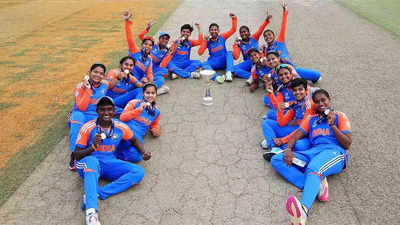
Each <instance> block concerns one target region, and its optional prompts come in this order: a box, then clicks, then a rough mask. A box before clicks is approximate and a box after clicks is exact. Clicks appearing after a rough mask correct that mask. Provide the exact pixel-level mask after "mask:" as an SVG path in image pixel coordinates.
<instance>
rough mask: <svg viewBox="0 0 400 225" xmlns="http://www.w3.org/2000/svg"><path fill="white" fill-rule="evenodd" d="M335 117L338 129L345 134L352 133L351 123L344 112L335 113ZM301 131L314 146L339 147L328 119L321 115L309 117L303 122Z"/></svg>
mask: <svg viewBox="0 0 400 225" xmlns="http://www.w3.org/2000/svg"><path fill="white" fill-rule="evenodd" d="M335 116H336V119H335V125H336V126H337V128H339V130H340V131H341V132H342V133H344V134H346V133H351V125H350V121H349V119H348V118H347V117H346V115H345V114H344V113H342V112H335ZM299 129H300V131H301V132H303V133H304V134H305V135H308V138H309V140H310V142H311V144H312V146H316V145H320V144H336V145H339V142H338V141H337V139H336V137H335V134H334V133H333V131H332V128H331V127H330V126H329V124H328V120H327V118H326V117H323V116H320V115H314V116H309V117H307V118H305V119H304V120H303V122H302V123H301V125H300V128H299Z"/></svg>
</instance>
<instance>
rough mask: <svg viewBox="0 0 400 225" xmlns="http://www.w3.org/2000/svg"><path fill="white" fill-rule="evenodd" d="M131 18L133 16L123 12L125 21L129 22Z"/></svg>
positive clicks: (128, 12)
mask: <svg viewBox="0 0 400 225" xmlns="http://www.w3.org/2000/svg"><path fill="white" fill-rule="evenodd" d="M132 16H133V14H132V13H131V12H130V11H125V13H124V19H125V20H129V19H130V18H131V17H132Z"/></svg>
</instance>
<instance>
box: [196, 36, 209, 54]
mask: <svg viewBox="0 0 400 225" xmlns="http://www.w3.org/2000/svg"><path fill="white" fill-rule="evenodd" d="M207 42H208V37H204V38H203V41H202V42H201V45H200V48H199V50H198V51H197V53H198V54H199V55H203V54H204V51H205V50H206V48H207Z"/></svg>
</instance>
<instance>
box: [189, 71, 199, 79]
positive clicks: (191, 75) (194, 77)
mask: <svg viewBox="0 0 400 225" xmlns="http://www.w3.org/2000/svg"><path fill="white" fill-rule="evenodd" d="M190 78H193V79H199V78H200V73H199V72H197V71H193V72H191V73H190Z"/></svg>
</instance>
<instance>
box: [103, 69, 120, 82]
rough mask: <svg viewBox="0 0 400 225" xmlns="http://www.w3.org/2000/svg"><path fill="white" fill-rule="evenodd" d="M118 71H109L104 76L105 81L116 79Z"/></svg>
mask: <svg viewBox="0 0 400 225" xmlns="http://www.w3.org/2000/svg"><path fill="white" fill-rule="evenodd" d="M119 70H120V69H119V68H116V69H112V70H109V71H108V73H107V75H106V80H114V79H117V77H118V73H119Z"/></svg>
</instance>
